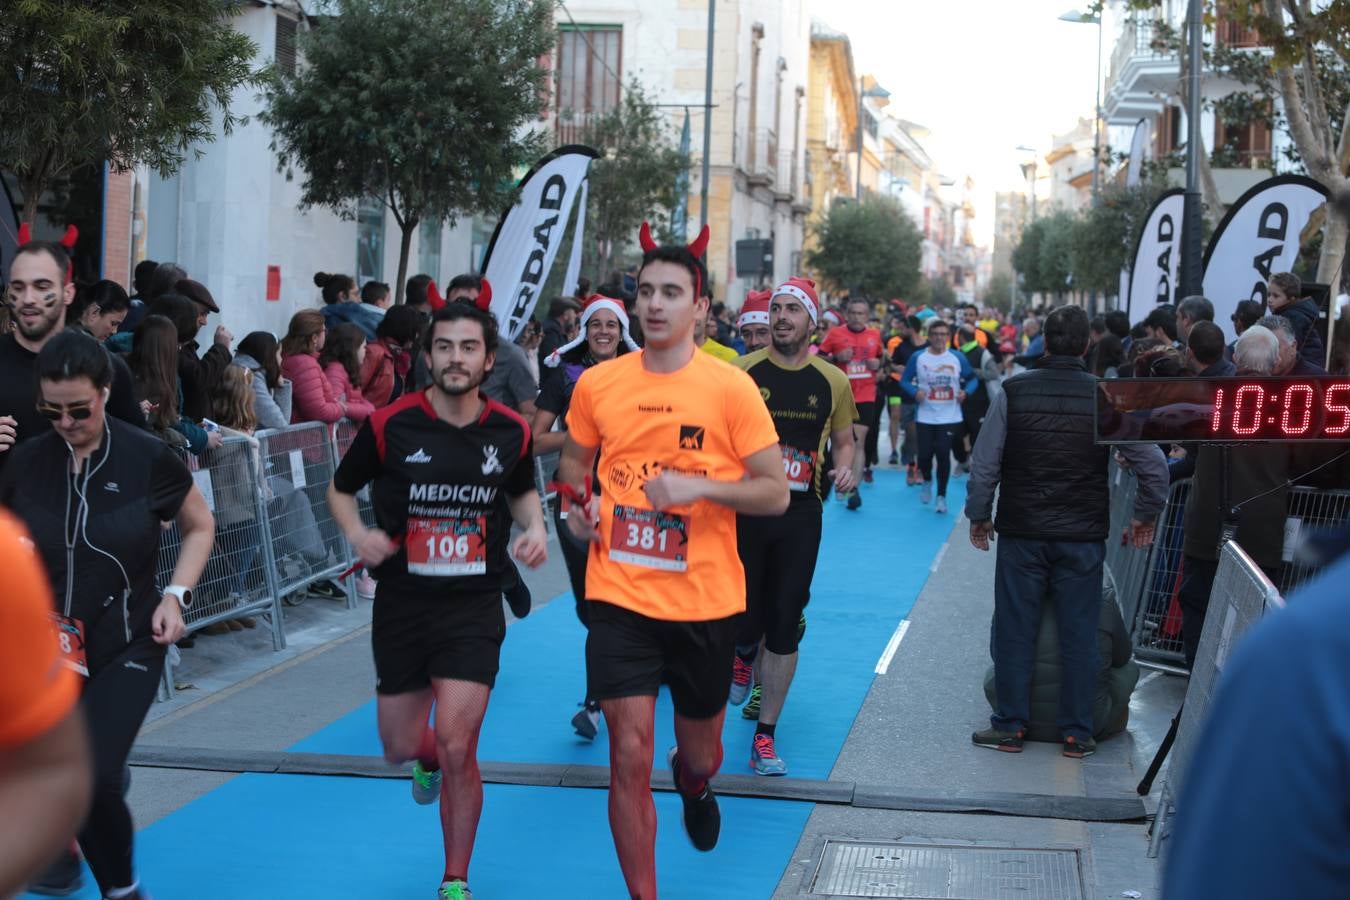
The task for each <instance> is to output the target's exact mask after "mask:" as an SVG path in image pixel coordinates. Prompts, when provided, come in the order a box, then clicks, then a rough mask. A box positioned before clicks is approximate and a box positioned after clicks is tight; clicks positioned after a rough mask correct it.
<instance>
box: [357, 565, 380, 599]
mask: <svg viewBox="0 0 1350 900" xmlns="http://www.w3.org/2000/svg"><path fill="white" fill-rule="evenodd" d="M356 596H358V597H360V598H361V599H362V600H374V599H375V579H374V578H371V577H370V573H369V572H366V571H364V570H363V571H362V572H361V574H360V575H358V576H356Z"/></svg>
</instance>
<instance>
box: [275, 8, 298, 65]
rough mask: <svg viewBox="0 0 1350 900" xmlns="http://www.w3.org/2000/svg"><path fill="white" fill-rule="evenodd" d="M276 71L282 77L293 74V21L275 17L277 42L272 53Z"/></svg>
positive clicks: (284, 17) (283, 17)
mask: <svg viewBox="0 0 1350 900" xmlns="http://www.w3.org/2000/svg"><path fill="white" fill-rule="evenodd" d="M274 56H275V58H276V63H277V69H278V70H279V71H280V72H281V73H282V74H283V75H294V74H295V20H294V19H289V18H287V17H286V16H277V42H276V48H275V51H274Z"/></svg>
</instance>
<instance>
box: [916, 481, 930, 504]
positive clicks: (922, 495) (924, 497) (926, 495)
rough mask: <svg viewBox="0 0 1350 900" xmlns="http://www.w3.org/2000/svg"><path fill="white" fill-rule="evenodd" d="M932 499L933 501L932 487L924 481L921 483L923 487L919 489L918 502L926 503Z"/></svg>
mask: <svg viewBox="0 0 1350 900" xmlns="http://www.w3.org/2000/svg"><path fill="white" fill-rule="evenodd" d="M932 499H933V486H932V485H931V484H929V483H928V482H926V481H925V482H924V483H923V487H922V488H920V489H919V502H920V503H927V502H928V501H930V500H932Z"/></svg>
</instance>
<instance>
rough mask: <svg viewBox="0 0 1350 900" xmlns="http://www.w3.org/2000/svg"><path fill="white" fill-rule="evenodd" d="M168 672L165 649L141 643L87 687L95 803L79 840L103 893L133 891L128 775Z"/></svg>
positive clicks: (98, 672) (85, 705) (143, 640)
mask: <svg viewBox="0 0 1350 900" xmlns="http://www.w3.org/2000/svg"><path fill="white" fill-rule="evenodd" d="M163 671H164V648H163V647H161V646H159V645H158V644H155V643H154V642H152V641H151V640H150V639H149V638H140V639H138V640H136V641H135V642H133V643H132V644H131V645H130V646H128V647H127V648H126V650H124V651H123V652H122V653H121V654H119V655H118V656H117V657H116V658H114V659H113V660H112V661H111V662H109V663H107V664H106V665H104V666H102V667H100V668H99V669H98V670H96V671H95V672H93V674H92V675H91V676H90V678H89V683H88V684H87V685H85V688H84V698H83V703H82V705H83V708H84V714H85V718H86V720H87V721H88V724H89V745H90V747H91V748H92V750H93V755H94V798H93V805H92V806H91V807H90V809H89V818H87V819H86V820H85V823H84V826H83V827H82V828H81V829H80V834H79V840H80V849H81V850H83V851H84V858H85V859H86V860H87V861H88V862H89V868H90V869H92V870H93V872H94V878H95V879H97V881H98V886H99V890H101V891H102V892H103V893H104V894H107V893H108V892H109V891H111V890H115V889H117V888H124V887H128V886H129V885H130V884H131V883H132V880H133V876H132V869H131V838H132V826H131V811H130V810H129V809H127V802H126V798H125V796H124V792H123V789H124V787H125V785H124V782H123V779H124V776H123V772H124V770H125V769H126V764H127V757H128V756H129V755H130V753H131V745H132V744H133V743H135V741H136V734H137V733H138V732H139V731H140V730H141V723H142V722H144V721H145V714H146V712H148V711H149V709H150V704H151V703H152V702H154V699H155V692H156V691H157V690H158V688H159V679H160V675H161V674H162V673H163Z"/></svg>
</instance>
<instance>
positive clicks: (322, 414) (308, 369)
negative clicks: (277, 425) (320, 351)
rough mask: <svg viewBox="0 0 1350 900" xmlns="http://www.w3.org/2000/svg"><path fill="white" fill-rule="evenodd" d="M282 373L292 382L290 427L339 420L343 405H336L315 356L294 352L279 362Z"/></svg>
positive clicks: (330, 385)
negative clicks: (304, 423)
mask: <svg viewBox="0 0 1350 900" xmlns="http://www.w3.org/2000/svg"><path fill="white" fill-rule="evenodd" d="M281 374H282V375H284V376H285V377H287V378H289V379H290V380H291V384H292V388H291V424H292V425H294V424H296V423H299V422H327V423H328V424H329V425H331V424H333V423H334V422H336V421H337V420H338V419H341V418H342V415H343V410H342V404H341V403H339V402H338V398H337V394H336V393H335V392H334V391H333V385H332V384H331V383H330V382H329V381H328V379H327V378H325V377H324V374H323V369H321V368H319V358H318V356H316V355H314V354H311V353H297V354H296V355H294V356H284V357H282V359H281Z"/></svg>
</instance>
